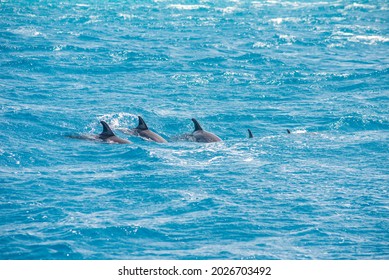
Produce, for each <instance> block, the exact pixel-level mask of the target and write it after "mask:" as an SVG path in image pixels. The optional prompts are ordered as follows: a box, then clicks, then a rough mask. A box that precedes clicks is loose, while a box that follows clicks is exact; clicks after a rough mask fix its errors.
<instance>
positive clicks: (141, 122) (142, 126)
mask: <svg viewBox="0 0 389 280" xmlns="http://www.w3.org/2000/svg"><path fill="white" fill-rule="evenodd" d="M138 119H139V124H138V126H137V127H136V128H137V129H140V130H148V129H149V128H148V127H147V124H146V123H145V121H144V120H143V119H142V117H141V116H138Z"/></svg>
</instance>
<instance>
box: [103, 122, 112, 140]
mask: <svg viewBox="0 0 389 280" xmlns="http://www.w3.org/2000/svg"><path fill="white" fill-rule="evenodd" d="M100 123H101V125H102V126H103V132H101V133H100V135H101V136H104V137H110V136H115V134H114V133H113V132H112V130H111V128H110V127H109V125H108V124H107V123H106V122H105V121H100Z"/></svg>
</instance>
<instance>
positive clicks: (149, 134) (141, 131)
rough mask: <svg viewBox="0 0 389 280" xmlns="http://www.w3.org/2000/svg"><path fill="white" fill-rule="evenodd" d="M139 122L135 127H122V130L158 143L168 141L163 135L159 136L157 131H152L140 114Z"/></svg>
mask: <svg viewBox="0 0 389 280" xmlns="http://www.w3.org/2000/svg"><path fill="white" fill-rule="evenodd" d="M138 119H139V124H138V126H137V127H136V128H134V129H122V130H121V131H122V132H123V133H126V134H131V135H136V136H140V137H143V138H145V139H147V140H151V141H155V142H158V143H167V141H166V140H165V139H163V138H162V137H161V136H159V135H158V134H157V133H155V132H153V131H151V130H150V129H149V128H148V127H147V124H146V122H145V121H144V120H143V119H142V117H141V116H138Z"/></svg>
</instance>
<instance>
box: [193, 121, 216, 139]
mask: <svg viewBox="0 0 389 280" xmlns="http://www.w3.org/2000/svg"><path fill="white" fill-rule="evenodd" d="M192 122H193V123H194V126H195V130H194V131H193V132H192V134H191V136H192V137H193V139H194V141H196V142H203V143H211V142H220V141H222V140H221V139H220V138H219V137H217V136H216V135H215V134H213V133H211V132H208V131H205V130H204V129H202V127H201V125H200V124H199V122H198V121H197V120H196V119H192Z"/></svg>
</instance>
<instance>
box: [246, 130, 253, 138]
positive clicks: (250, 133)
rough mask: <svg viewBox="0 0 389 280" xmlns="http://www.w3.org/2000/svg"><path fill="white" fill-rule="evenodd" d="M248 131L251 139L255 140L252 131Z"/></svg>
mask: <svg viewBox="0 0 389 280" xmlns="http://www.w3.org/2000/svg"><path fill="white" fill-rule="evenodd" d="M247 131H248V132H249V138H254V136H253V133H252V132H251V130H250V129H247Z"/></svg>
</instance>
